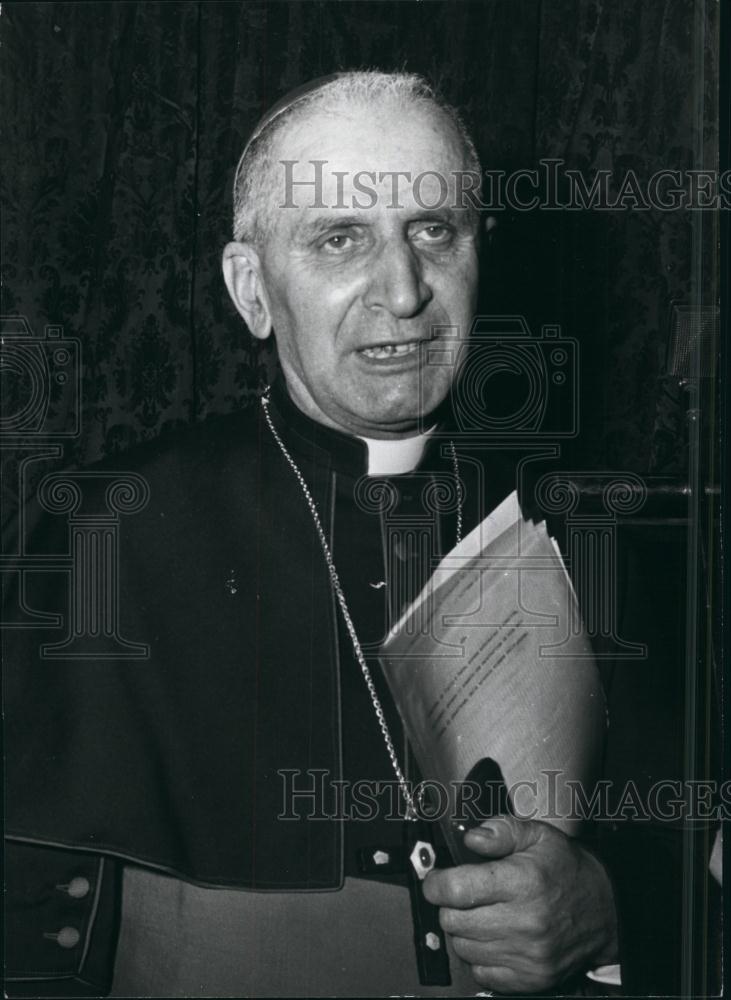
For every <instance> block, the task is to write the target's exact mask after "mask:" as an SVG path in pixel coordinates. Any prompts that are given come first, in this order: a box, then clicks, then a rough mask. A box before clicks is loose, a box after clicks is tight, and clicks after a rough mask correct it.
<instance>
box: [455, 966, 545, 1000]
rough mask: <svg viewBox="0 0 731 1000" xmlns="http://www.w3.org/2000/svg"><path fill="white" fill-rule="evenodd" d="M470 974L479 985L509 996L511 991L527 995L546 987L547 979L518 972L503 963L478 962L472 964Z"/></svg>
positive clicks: (497, 993)
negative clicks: (484, 963)
mask: <svg viewBox="0 0 731 1000" xmlns="http://www.w3.org/2000/svg"><path fill="white" fill-rule="evenodd" d="M470 974H471V976H472V978H473V979H474V981H475V982H476V983H477V984H478V985H479V986H482V987H484V988H485V989H488V990H492V991H494V993H495V994H496V995H497V996H503V995H505V996H509V995H510V994H511V993H519V994H521V995H522V996H525V995H526V994H533V993H539V992H540V991H541V990H543V989H545V988H546V981H545V980H544V979H542V978H541V977H540V976H533V975H531V974H530V973H521V972H516V971H515V970H514V969H509V968H507V967H506V966H503V965H480V964H479V963H477V964H474V965H470Z"/></svg>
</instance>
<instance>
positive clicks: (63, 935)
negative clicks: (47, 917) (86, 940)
mask: <svg viewBox="0 0 731 1000" xmlns="http://www.w3.org/2000/svg"><path fill="white" fill-rule="evenodd" d="M43 937H44V938H48V939H49V940H51V941H55V942H56V944H57V945H58V946H59V947H60V948H75V947H76V945H77V944H78V943H79V940H80V939H81V935H80V934H79V932H78V931H77V930H76V928H75V927H62V928H61V930H60V931H58V933H56V934H52V933H50V932H48V931H45V932H44V934H43Z"/></svg>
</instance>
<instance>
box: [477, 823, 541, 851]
mask: <svg viewBox="0 0 731 1000" xmlns="http://www.w3.org/2000/svg"><path fill="white" fill-rule="evenodd" d="M544 834H545V824H543V823H537V822H535V821H534V820H529V819H528V820H520V819H516V818H515V817H514V816H500V817H495V818H494V819H490V820H486V821H485V822H484V823H481V824H480V825H479V826H476V827H473V828H472V829H471V830H468V831H467V833H465V835H464V844H465V847H467V848H469V850H471V851H474V852H475V854H480V855H482V857H484V858H496V859H497V858H506V857H508V855H510V854H516V853H518V852H519V851H525V850H527V849H528V848H529V847H533V846H534V845H535V844H537V843H538V841H539V840H540V839H541V838H542V837H543V836H544Z"/></svg>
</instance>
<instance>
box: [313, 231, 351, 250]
mask: <svg viewBox="0 0 731 1000" xmlns="http://www.w3.org/2000/svg"><path fill="white" fill-rule="evenodd" d="M352 243H353V237H352V236H349V235H348V234H347V233H333V234H332V235H331V236H328V237H327V239H325V240H323V242H322V243H321V244H320V245H321V246H322V248H323V249H324V250H329V251H331V252H333V251H334V252H337V251H338V250H347V249H349V247H350V246H351V245H352Z"/></svg>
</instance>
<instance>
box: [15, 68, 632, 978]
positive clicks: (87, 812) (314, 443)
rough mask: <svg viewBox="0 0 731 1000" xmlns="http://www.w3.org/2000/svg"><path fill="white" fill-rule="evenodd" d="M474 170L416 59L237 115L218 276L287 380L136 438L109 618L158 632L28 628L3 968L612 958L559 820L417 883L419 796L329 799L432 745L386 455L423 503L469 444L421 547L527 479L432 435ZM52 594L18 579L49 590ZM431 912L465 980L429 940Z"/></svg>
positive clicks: (462, 265) (403, 495) (549, 971)
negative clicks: (201, 417)
mask: <svg viewBox="0 0 731 1000" xmlns="http://www.w3.org/2000/svg"><path fill="white" fill-rule="evenodd" d="M476 171H479V164H478V162H477V158H476V155H475V151H474V147H473V145H472V143H471V142H470V140H469V138H468V136H467V135H466V133H465V131H464V128H463V126H462V125H461V123H460V120H459V118H458V116H457V115H456V113H455V112H454V111H453V110H452V109H450V108H449V107H448V106H446V105H445V104H444V103H443V102H442V101H441V100H440V99H439V98H438V97H437V96H436V95H435V94H434V92H433V91H432V90H431V88H430V87H429V86H428V85H427V84H426V82H425V81H424V80H422V79H421V78H418V77H415V76H411V75H406V74H380V73H347V74H340V75H338V76H337V77H335V78H328V79H327V80H324V81H318V82H316V83H315V84H313V85H310V86H309V87H307V88H304V89H303V90H301V91H299V92H297V93H295V94H293V95H289V97H288V98H286V99H285V100H284V101H283V102H281V103H280V105H278V106H277V107H275V108H274V109H273V110H272V111H271V112H270V113H269V115H267V116H266V118H265V119H264V120H263V122H262V123H261V124H260V125H259V126H258V128H257V130H256V132H255V134H254V136H253V137H252V139H251V140H250V142H249V145H248V146H247V149H246V150H245V152H244V155H243V157H242V159H241V162H240V164H239V169H238V171H237V177H236V189H235V242H232V243H230V244H228V246H227V247H226V249H225V251H224V260H223V267H224V276H225V280H226V285H227V287H228V290H229V293H230V295H231V297H232V299H233V302H234V304H235V306H236V308H237V309H238V311H239V313H240V314H241V316H242V317H243V319H244V321H245V322H246V325H247V327H248V328H249V330H250V331H251V333H252V334H253V335H254V336H255V337H257V338H259V339H261V340H264V339H266V338H267V337H269V336H272V335H273V336H274V337H275V339H276V344H277V350H278V354H279V359H280V362H281V369H282V373H283V379H282V380H280V381H279V382H278V383H277V384H275V385H274V386H273V387H272V390H271V392H270V393H268V394H267V395H266V396H265V398H264V399H263V400H262V405H261V407H259V408H257V412H255V413H254V414H246V415H240V414H239V415H234V416H231V417H227V418H220V419H215V420H211V421H209V422H207V423H206V424H205V425H202V426H200V427H196V428H194V429H192V430H191V431H190V432H189V433H188V434H186V435H184V436H182V437H178V438H173V439H166V440H163V441H157V442H155V443H154V444H153V445H151V446H149V447H147V448H146V449H143V450H142V452H140V453H139V454H138V456H136V457H133V456H130V457H129V461H127V460H126V459H125V468H128V469H130V470H132V471H133V472H135V473H136V474H137V475H138V476H140V477H142V479H143V480H144V482H145V483H146V484H147V486H148V487H149V497H150V498H149V502H148V503H147V506H146V507H145V509H144V510H143V511H141V512H140V513H137V514H135V515H134V516H131V517H129V518H128V519H127V523H126V524H125V528H124V532H123V535H122V540H121V551H120V579H119V585H118V586H119V606H120V614H121V625H122V634H123V635H125V636H129V637H133V638H135V639H141V640H142V641H145V642H148V643H149V646H150V653H149V659H148V660H147V661H145V662H144V663H135V662H131V661H129V660H125V658H124V657H123V656H121V655H120V653H119V645H118V644H112V645H110V646H109V649H108V650H107V649H105V648H104V645H103V644H104V641H105V640H104V637H101V638H100V637H99V636H97V637H96V641H97V645H96V646H95V650H94V652H92V653H91V654H90V656H87V657H84V656H83V655H80V656H79V657H76V658H75V657H74V656H70V658H66V659H65V660H63V661H59V662H57V663H54V664H52V665H51V664H49V662H48V661H44V660H43V659H42V658H41V659H38V652H37V647H38V644H39V636H38V634H37V633H33V632H32V631H25V632H23V633H22V634H19V635H18V638H19V642H20V643H21V644H22V643H26V644H27V642H28V640H29V639H30V640H31V641H32V642H34V643H35V645H34V647H33V649H34V651H33V653H32V654H30V653H28V651H27V650H28V647H27V645H26V646H25V647H23V648H24V649H25V652H24V654H23V656H24V657H25V659H24V661H23V668H22V670H20V671H19V676H18V679H17V685H16V684H15V682H13V684H11V698H10V700H11V705H12V706H15V704H16V699H18V701H20V703H21V704H22V705H23V711H24V713H25V717H26V718H27V717H29V715H30V716H32V717H33V718H34V726H33V727H32V730H29V729H28V727H25V726H24V725H23V724H22V721H19V720H18V717H17V716H16V717H15V720H16V721H15V723H14V728H13V730H12V731H11V733H10V735H9V746H10V748H11V750H12V751H13V758H12V759H11V761H10V763H9V773H8V777H9V800H8V801H9V810H8V812H9V823H8V827H9V833H10V836H11V838H12V839H11V853H10V855H9V859H8V861H9V864H10V865H11V866H13V867H12V882H13V886H12V887H17V892H18V895H19V896H20V899H21V905H20V906H19V912H20V916H19V917H18V924H17V926H18V927H19V929H18V930H14V931H11V939H10V940H11V952H10V970H9V971H10V976H11V979H12V980H13V982H11V994H12V993H13V992H14V991H15V992H17V994H18V995H30V994H31V992H32V993H33V995H44V991H45V992H46V993H48V995H61V994H60V992H59V990H60V991H61V992H64V991H65V993H66V995H84V991H86V993H91V994H92V995H95V994H97V993H98V991H99V990H100V989H102V988H104V987H103V986H100V985H99V984H103V983H104V982H105V980H108V976H109V970H111V968H112V962H113V958H114V954H115V949H116V961H115V963H114V982H113V985H112V992H113V994H114V995H120V996H142V995H144V996H190V995H196V996H247V995H248V996H265V995H272V996H274V995H289V996H316V995H333V994H334V995H341V996H343V995H367V996H387V995H391V994H403V993H411V994H419V995H422V994H423V995H430V994H436V995H448V994H451V995H470V994H471V993H476V992H477V991H478V990H480V989H488V990H494V991H498V992H500V993H521V994H526V993H537V992H541V991H544V990H548V989H552V988H556V989H559V990H561V989H563V987H564V984H566V983H568V982H574V983H575V982H576V980H577V977H579V978H581V977H583V974H584V973H586V972H588V971H590V970H593V969H596V968H597V967H600V966H608V965H612V964H614V963H616V962H617V961H618V959H619V955H618V942H617V936H618V932H617V916H616V913H615V900H614V892H613V888H612V884H611V882H610V879H609V876H608V875H607V872H606V871H605V868H604V866H603V864H602V863H600V861H599V860H597V857H596V856H595V855H594V854H593V853H592V852H591V851H589V850H588V849H587V848H586V847H584V846H582V844H581V843H579V842H578V841H576V840H573V839H571V838H569V837H567V836H565V835H564V834H563V833H561V832H559V831H558V830H556V829H554V828H553V827H551V826H549V825H547V824H544V823H539V822H533V821H528V820H526V821H518V820H516V819H514V818H512V817H504V818H501V819H496V820H494V821H492V822H490V823H486V824H485V825H484V826H483V827H479V828H477V829H475V830H473V831H471V832H469V833H468V834H467V835H466V843H467V846H469V847H470V848H471V850H472V851H473V852H474V853H475V854H476V855H480V856H481V858H482V860H481V861H480V859H479V858H477V857H476V858H475V863H473V864H469V865H459V866H457V867H445V868H439V869H438V870H435V871H432V872H431V874H429V875H428V876H427V878H426V879H425V881H424V883H423V893H422V894H421V895H420V894H419V892H420V890H419V889H418V887H417V888H416V889H414V890H413V892H412V897H411V900H410V897H409V892H408V890H407V888H406V886H405V876H404V873H403V871H400V870H399V871H396V870H394V871H392V872H390V874H389V872H386V873H385V874H384V872H383V871H380V872H379V871H368V870H366V868H364V866H363V863H362V862H363V857H364V856H367V855H368V853H369V850H371V849H372V848H373V846H374V845H379V844H380V845H382V846H383V847H384V851H385V852H386V853H387V850H388V849H390V848H391V847H392V846H393V845H394V844H398V843H400V840H401V828H402V826H403V820H398V819H395V818H394V813H395V814H396V815H401V816H403V814H404V812H405V806H404V802H403V801H402V799H399V801H397V802H396V805H395V807H394V803H393V802H391V809H390V813H389V811H388V810H387V809H385V806H384V803H383V802H381V801H380V800H379V802H378V808H377V809H376V810H374V811H373V812H375V813H376V815H375V816H374V815H372V814H369V815H370V820H369V821H368V822H365V821H363V822H359V821H358V819H357V817H355V818H354V817H353V814H352V811H351V813H350V814H349V816H348V817H345V818H343V815H341V814H340V813H338V810H337V809H334V808H333V807H332V801H331V800H330V799H328V800H327V802H325V801H319V800H318V799H317V795H318V794H319V790H320V789H326V788H327V789H329V790H332V788H334V787H336V786H337V785H338V782H340V786H339V787H344V786H345V785H346V784H347V783H348V782H353V781H357V780H362V779H368V780H369V781H370V782H372V784H373V786H374V787H375V788H376V789H377V788H378V787H379V786H383V787H387V786H389V787H392V786H393V785H394V782H396V785H397V787H398V789H399V791H400V792H402V791H403V789H404V787H408V779H409V778H413V777H414V775H415V773H416V772H415V770H414V767H415V765H414V762H413V760H412V757H411V753H410V749H409V747H408V743H407V741H406V739H405V737H404V734H403V731H402V727H401V724H400V720H399V716H398V712H397V710H396V708H395V706H394V704H393V702H392V700H391V697H390V695H389V693H388V690H387V688H386V686H385V684H384V681H383V678H382V676H381V675H380V673H379V672H378V667H377V664H376V662H375V660H374V658H373V656H372V655H371V654H372V652H373V651H374V650H375V649H377V644H378V642H379V641H380V640H381V639H382V638H383V636H384V635H385V634H386V632H387V630H388V628H389V626H390V625H391V624H393V622H394V621H395V619H396V617H397V616H398V614H399V613H400V611H401V609H402V608H403V606H404V603H405V602H406V601H407V600H408V598H409V597H410V596H413V594H414V593H415V591H416V589H417V588H418V587H419V586H420V584H421V582H423V577H424V574H425V572H426V567H425V565H424V562H425V560H424V559H423V554H421V555H420V554H419V553H418V552H415V551H414V550H413V548H410V546H409V540H408V537H406V536H404V537H403V538H399V537H398V536H396V540H395V542H394V541H392V539H391V536H389V539H390V540H389V541H388V543H387V540H386V535H385V528H384V517H383V514H382V512H381V513H380V514H379V512H378V511H377V510H374V507H373V504H369V503H368V502H366V499H367V489H368V484H369V482H370V483H380V484H383V483H390V484H391V485H392V486H393V488H394V489H395V491H396V494H395V495H397V496H398V502H399V503H400V504H403V508H404V510H406V511H407V512H409V511H410V512H411V513H416V514H418V515H420V516H422V517H423V515H424V510H423V503H422V499H421V498H422V496H423V490H422V488H421V487H422V486H423V484H424V482H425V477H426V479H427V480H429V481H431V482H434V483H437V484H438V483H444V482H453V481H454V479H455V477H456V476H457V473H459V478H461V480H462V489H461V494H460V496H461V499H460V501H459V504H458V506H457V508H456V509H455V508H454V506H453V507H452V508H451V509H449V510H445V511H441V512H440V511H438V512H437V513H436V514H435V513H433V512H432V513H430V515H429V516H430V517H431V519H432V527H433V528H434V531H433V537H434V538H435V551H434V552H433V553H432V554H433V555H434V556H439V555H440V554H443V553H446V552H447V551H449V549H451V548H452V547H453V545H454V544H455V541H456V540H457V539H458V538H459V537H460V536H461V534H462V533H463V532H464V533H466V532H467V531H468V530H469V529H471V528H472V527H473V526H474V525H475V524H476V523H478V521H479V520H480V519H481V518H482V517H484V516H485V514H487V513H489V511H490V510H492V509H493V508H494V507H495V506H496V504H497V503H498V502H499V501H500V500H502V499H503V498H504V497H505V496H506V495H507V494H508V493H509V492H510V491H511V490H512V489H513V488H514V485H515V483H514V473H513V470H512V468H511V467H510V465H509V464H508V463H507V462H506V461H505V460H504V459H501V458H500V455H499V453H498V452H495V453H493V454H492V455H491V456H487V460H486V461H487V477H486V479H484V480H483V478H482V477H481V475H478V473H477V472H476V471H474V469H473V467H472V465H469V466H468V464H467V463H464V465H463V467H462V468H461V469H460V468H459V466H458V465H457V462H458V450H459V449H458V445H459V441H458V437H457V436H456V432H455V439H454V440H453V441H451V444H450V445H448V446H447V445H445V444H444V441H445V438H444V436H443V435H442V434H440V435H438V436H437V437H435V436H434V434H433V429H434V428H435V427H436V426H440V427H441V428H442V429H443V428H444V427H445V426H448V421H449V416H448V414H446V415H445V413H444V406H443V404H444V403H445V400H446V399H447V397H448V394H449V392H450V387H451V384H452V380H453V377H454V367H453V366H450V365H443V364H442V365H433V364H430V363H429V355H428V349H429V348H433V347H434V345H435V343H437V344H438V342H439V339H440V338H443V337H445V336H447V335H448V336H449V337H451V338H453V339H454V338H455V337H458V338H465V337H466V336H467V334H468V331H469V329H470V326H471V323H472V319H473V312H474V308H475V301H476V292H477V273H478V266H477V261H478V244H479V238H478V234H479V216H478V214H477V213H476V212H475V211H474V208H473V205H472V200H471V198H470V196H469V192H470V191H471V190H473V185H472V184H471V183H467V182H466V181H465V178H466V177H469V176H470V175H472V176H474V173H475V172H476ZM414 178H419V183H418V184H415V183H412V181H413V179H414ZM440 421H442V422H444V421H447V423H446V424H445V423H442V424H441V425H440ZM432 438H434V440H432ZM455 442H456V444H455ZM471 470H472V471H471ZM110 471H111V472H113V471H114V470H113V469H111V466H109V464H107V465H102V466H99V467H97V468H96V469H95V470H93V474H94V476H96V477H97V478H98V480H99V482H100V484H101V485H104V484H105V483H106V479H105V477H106V476H108V475H109V474H110ZM485 484H486V485H485ZM364 497H365V498H366V499H364ZM56 521H57V524H56V526H55V529H54V528H53V526H52V527H50V528H48V529H47V535H46V542H45V544H47V545H48V546H51V545H52V544H53V543H52V541H51V539H52V537H53V532H54V530H55V531H56V532H57V533H58V535H59V537H60V538H61V539H62V540H63V539H64V538H65V534H64V532H65V527H64V525H63V518H57V519H56ZM49 593H50V588H46V589H45V590H44V589H43V588H42V587H40V586H39V587H38V591H37V592H34V591H33V590H31V591H30V592H29V593H28V594H27V595H26V599H27V600H29V601H31V603H33V605H34V606H35V607H37V608H39V609H44V608H45V609H49V610H50V609H52V608H54V607H55V609H56V611H58V610H59V602H58V598H57V595H56V597H55V598H51V597H49ZM54 600H55V604H54ZM99 642H101V646H100V645H99ZM29 655H33V656H34V657H36V659H38V662H37V663H35V664H33V666H32V669H30V670H29V669H28V661H27V657H28V656H29ZM16 686H17V689H18V693H16ZM16 710H17V709H16ZM320 778H322V779H323V781H322V785H318V784H317V782H318V781H319V780H320ZM323 794H324V793H323ZM328 794H329V792H328ZM288 796H289V801H288ZM300 806H302V808H300ZM387 813H388V814H387ZM407 825H408V824H407ZM371 853H372V852H371ZM359 859H360V860H359ZM366 867H367V866H366ZM12 887H11V888H12ZM120 894H121V903H120ZM430 907H431V908H430ZM436 908H438V911H437V909H436ZM412 909H413V911H414V917H415V919H416V922H417V927H418V928H420V932H421V931H425V929H426V932H425V933H422V934H421V937H422V938H423V940H421V941H420V944H419V947H420V948H421V951H419V949H418V948H417V951H416V953H415V952H414V947H413V938H414V936H415V933H416V937H417V938H419V933H420V932H415V931H414V926H413V924H412V912H411V911H412ZM118 914H119V917H120V921H119V933H118V940H117V919H118ZM437 914H438V916H437ZM435 919H436V920H437V923H432V925H430V924H429V921H430V920H431V921H432V922H433V921H434V920H435ZM439 924H441V927H442V928H443V930H444V931H445V932H446V935H447V938H446V940H447V944H448V946H449V951H450V955H451V980H452V984H451V986H450V985H448V982H447V980H446V979H445V978H441V979H440V974H439V973H438V972H437V974H436V975H435V974H434V973H433V968H434V966H433V963H432V958H430V955H429V949H427V950H426V951H425V949H424V940H428V942H429V948H431V951H432V952H439V950H440V946H441V944H442V943H443V941H444V938H441V939H440V937H439V934H440V929H439ZM430 927H431V929H429V928H430ZM429 935H431V936H429ZM430 963H431V964H430ZM430 970H431V972H430ZM420 971H421V978H422V980H423V981H422V982H420V981H419V972H420ZM430 975H431V978H430ZM59 983H61V984H62V985H61V986H59ZM64 983H65V984H66V985H63V984H64ZM572 988H573V987H572Z"/></svg>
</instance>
